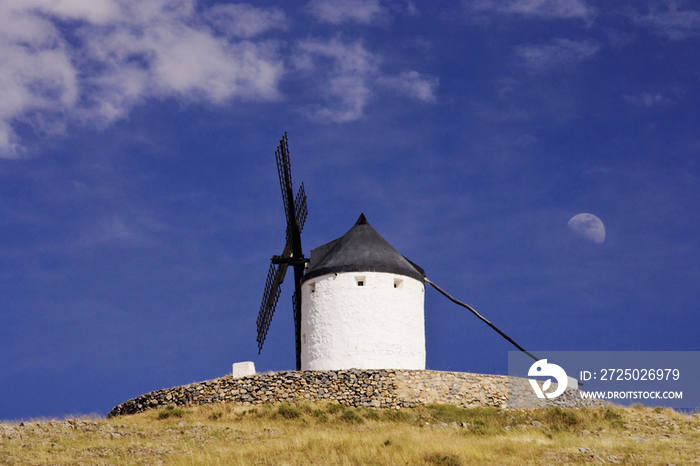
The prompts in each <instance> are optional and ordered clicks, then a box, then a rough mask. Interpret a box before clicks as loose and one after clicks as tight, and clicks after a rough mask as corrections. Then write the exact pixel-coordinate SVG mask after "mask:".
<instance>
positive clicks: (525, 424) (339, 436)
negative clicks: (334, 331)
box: [0, 404, 700, 466]
mask: <svg viewBox="0 0 700 466" xmlns="http://www.w3.org/2000/svg"><path fill="white" fill-rule="evenodd" d="M698 458H700V415H699V414H693V415H685V414H679V413H676V412H674V411H671V410H664V409H660V408H656V409H653V410H652V409H648V408H641V407H640V408H613V409H595V410H594V409H590V410H559V409H541V410H520V411H506V410H498V409H495V408H477V409H460V408H456V407H454V406H451V405H429V406H427V407H424V408H419V409H401V410H391V409H388V410H383V411H380V410H371V409H364V408H361V409H351V408H344V407H341V406H340V405H337V404H307V405H289V404H282V405H277V406H271V405H265V406H260V407H257V408H250V407H241V406H235V405H223V404H219V405H205V406H200V407H193V408H186V409H180V408H176V407H169V408H168V409H163V410H160V411H151V412H145V413H141V414H137V415H133V416H124V417H117V418H113V419H88V418H83V419H69V420H63V421H57V420H42V421H31V422H24V423H5V424H0V465H39V464H40V465H141V464H143V465H206V466H214V465H238V464H241V465H243V464H246V465H247V464H257V465H295V464H299V465H306V464H318V465H347V464H358V465H406V464H409V465H446V466H454V465H481V464H499V465H524V464H585V463H593V464H629V465H664V466H666V465H668V464H674V465H692V464H700V460H698Z"/></svg>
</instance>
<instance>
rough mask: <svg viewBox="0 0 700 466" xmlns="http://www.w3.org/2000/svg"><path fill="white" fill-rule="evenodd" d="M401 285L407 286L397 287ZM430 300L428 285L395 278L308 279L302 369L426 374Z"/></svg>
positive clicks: (303, 309)
mask: <svg viewBox="0 0 700 466" xmlns="http://www.w3.org/2000/svg"><path fill="white" fill-rule="evenodd" d="M360 277H364V286H358V284H357V281H358V279H359V278H360ZM395 280H400V281H401V283H400V284H399V285H398V287H396V288H395V287H394V282H395ZM312 290H313V292H312ZM424 297H425V287H424V285H423V283H422V282H420V281H418V280H416V279H413V278H409V277H406V276H403V275H395V274H391V273H380V272H348V273H339V274H328V275H322V276H320V277H316V278H313V279H311V280H308V281H307V282H305V283H304V284H303V285H302V301H301V368H302V370H338V369H350V368H356V369H425V318H424Z"/></svg>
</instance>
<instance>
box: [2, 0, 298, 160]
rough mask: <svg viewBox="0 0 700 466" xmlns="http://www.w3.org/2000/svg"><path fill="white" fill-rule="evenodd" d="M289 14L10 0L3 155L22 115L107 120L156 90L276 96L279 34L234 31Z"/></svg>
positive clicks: (37, 120) (37, 121)
mask: <svg viewBox="0 0 700 466" xmlns="http://www.w3.org/2000/svg"><path fill="white" fill-rule="evenodd" d="M206 21H210V22H211V23H212V25H213V26H214V27H215V28H217V29H218V30H219V31H221V32H222V33H224V34H225V36H226V37H223V36H217V35H216V34H215V33H214V32H213V31H212V30H211V29H210V27H209V26H208V25H207V23H206ZM284 21H285V19H284V15H283V14H282V13H281V12H280V11H279V10H276V9H260V8H255V7H252V6H250V5H220V6H215V7H214V8H212V9H210V10H207V11H205V12H204V14H203V15H199V14H198V13H197V12H196V11H195V0H91V1H90V2H85V1H83V0H21V1H20V0H10V1H4V2H2V3H0V157H16V156H18V154H19V153H20V152H21V146H20V145H19V141H18V138H17V135H16V134H15V133H14V131H13V129H12V124H13V123H15V122H17V121H19V120H24V121H28V122H30V123H32V124H33V125H34V126H35V128H37V129H39V130H45V129H46V128H57V127H60V126H61V121H62V120H65V118H78V119H81V120H82V121H85V122H92V123H94V122H101V123H103V124H107V123H109V122H111V121H113V120H114V119H116V118H120V117H123V116H124V115H125V114H127V113H128V111H129V110H130V108H131V107H132V106H133V105H135V104H137V103H139V102H141V101H142V100H143V99H145V98H148V97H164V96H177V97H181V98H183V97H184V98H186V99H191V100H207V101H211V102H215V103H222V102H225V101H228V100H229V99H231V98H240V99H275V98H277V97H278V89H277V85H278V82H279V80H280V79H281V77H282V74H283V65H282V61H281V60H280V59H279V58H278V57H277V54H276V50H275V46H274V44H272V43H266V42H257V43H256V42H252V41H249V40H246V41H238V42H236V41H232V40H230V38H232V37H245V38H251V37H254V36H255V35H257V34H260V33H262V32H264V31H266V30H269V29H271V28H278V27H283V26H284ZM59 23H60V26H59ZM68 35H71V36H75V37H78V38H79V39H80V41H75V40H69V39H68ZM227 37H228V38H227ZM52 120H54V121H52Z"/></svg>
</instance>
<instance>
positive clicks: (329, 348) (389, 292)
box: [257, 133, 537, 370]
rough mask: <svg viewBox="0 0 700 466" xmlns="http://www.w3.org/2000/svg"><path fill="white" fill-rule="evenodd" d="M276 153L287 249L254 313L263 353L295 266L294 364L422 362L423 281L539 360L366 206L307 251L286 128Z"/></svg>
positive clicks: (275, 260)
mask: <svg viewBox="0 0 700 466" xmlns="http://www.w3.org/2000/svg"><path fill="white" fill-rule="evenodd" d="M275 159H276V162H277V173H278V175H279V179H280V188H281V189H282V202H283V205H284V214H285V218H286V222H287V227H286V241H285V246H284V249H283V251H282V254H281V255H279V256H272V259H271V264H270V269H269V271H268V274H267V280H266V282H265V289H264V292H263V298H262V303H261V304H260V311H259V314H258V319H257V332H258V336H257V342H258V354H259V353H260V351H261V350H262V347H263V343H264V342H265V337H266V336H267V332H268V330H269V328H270V322H271V320H272V316H273V314H274V312H275V308H276V307H277V302H278V301H279V296H280V291H281V288H280V286H281V285H282V282H283V281H284V278H285V275H286V273H287V268H288V267H289V266H292V267H293V268H294V294H293V295H292V307H293V311H294V336H295V347H296V369H297V370H302V369H304V370H328V369H330V370H335V369H340V368H351V367H354V368H374V369H377V368H393V369H396V368H398V369H425V339H424V336H425V335H424V318H423V314H424V307H423V303H424V291H425V285H426V284H429V285H431V286H432V287H433V288H435V289H436V290H437V291H438V292H440V293H441V294H443V295H444V296H445V297H447V298H448V299H449V300H450V301H452V302H454V303H455V304H458V305H460V306H462V307H464V308H466V309H468V310H469V311H470V312H471V313H473V314H474V315H475V316H476V317H478V318H479V319H480V320H482V321H483V322H484V323H486V324H487V325H488V326H489V327H491V328H492V329H493V330H495V331H496V332H497V333H499V334H500V335H501V336H502V337H503V338H505V339H506V340H508V342H510V343H511V344H513V345H514V346H515V347H517V348H518V349H519V350H520V351H522V352H524V353H525V354H527V355H528V356H530V357H531V358H533V359H534V360H537V358H536V357H535V356H534V355H532V354H531V353H529V352H528V351H526V350H525V349H524V348H523V347H522V346H520V345H518V344H517V343H516V342H515V341H514V340H513V339H511V338H510V337H509V336H508V335H506V334H505V333H503V332H502V331H501V330H500V329H498V328H497V327H496V326H495V325H493V324H492V323H491V322H489V321H488V320H487V319H486V318H484V317H483V316H482V315H481V314H479V313H478V312H476V310H474V309H473V308H472V307H471V306H469V305H467V304H465V303H463V302H461V301H459V300H457V299H455V298H453V297H452V296H450V295H449V294H448V293H447V292H445V291H444V290H443V289H442V288H440V287H439V286H437V285H436V284H435V283H433V282H432V281H430V280H429V279H428V278H427V277H426V275H425V271H424V270H423V269H422V268H421V267H419V266H417V265H416V264H414V263H413V262H411V261H410V260H408V259H407V258H406V257H404V256H402V255H401V254H400V253H399V252H398V251H397V250H396V249H394V248H393V247H392V246H391V245H390V244H389V243H388V242H387V241H386V240H385V239H384V238H382V237H381V235H379V233H377V232H376V231H375V230H374V229H373V228H372V227H371V226H370V225H369V223H368V222H367V219H366V218H365V216H364V214H361V215H360V218H359V219H358V220H357V222H356V223H355V225H354V226H353V227H352V228H351V229H350V230H348V232H347V233H346V234H345V235H343V236H342V237H340V238H338V239H336V240H333V241H331V242H329V243H326V244H324V245H321V246H319V247H317V248H316V249H313V250H311V253H310V258H305V257H304V254H303V251H302V248H301V231H302V229H303V228H304V223H305V222H306V217H307V214H308V210H307V207H306V193H305V192H304V184H303V183H301V185H300V186H299V190H298V191H297V194H296V196H295V195H294V189H293V186H292V172H291V167H290V162H289V145H288V141H287V133H285V134H284V136H283V137H282V139H280V143H279V146H278V147H277V150H276V151H275ZM302 309H304V311H303V312H304V315H303V316H302ZM302 317H303V318H302ZM307 337H308V338H307ZM302 357H303V359H304V361H303V364H302ZM303 366H304V367H303ZM346 366H347V367H346Z"/></svg>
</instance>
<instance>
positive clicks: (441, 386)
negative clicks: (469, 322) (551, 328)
mask: <svg viewBox="0 0 700 466" xmlns="http://www.w3.org/2000/svg"><path fill="white" fill-rule="evenodd" d="M577 393H578V391H577V390H571V389H567V391H566V392H565V393H564V394H563V395H562V396H560V397H558V398H556V399H555V400H539V399H537V398H536V397H535V395H534V393H533V392H532V388H531V387H530V386H529V383H528V381H527V380H526V379H516V378H512V377H507V376H503V375H485V374H470V373H466V372H441V371H420V370H392V369H386V370H359V369H350V370H338V371H287V372H275V373H269V374H256V375H251V376H247V377H240V378H233V376H230V375H229V376H226V377H221V378H219V379H213V380H208V381H206V382H199V383H193V384H189V385H183V386H180V387H174V388H166V389H163V390H158V391H155V392H151V393H147V394H145V395H141V396H139V397H137V398H134V399H132V400H129V401H126V402H124V403H122V404H120V405H118V406H115V407H114V408H113V409H112V410H111V411H110V412H109V414H108V417H113V416H118V415H123V414H134V413H138V412H141V411H145V410H147V409H152V408H162V407H165V406H168V405H177V406H188V405H200V404H207V403H237V404H242V405H255V404H262V403H280V402H295V401H332V402H335V403H340V404H342V405H346V406H370V407H374V408H398V407H415V406H418V405H423V404H428V403H449V404H454V405H457V406H461V407H477V406H494V407H511V406H510V405H511V404H512V403H513V402H515V401H517V402H518V406H517V407H544V406H560V407H594V406H602V405H603V402H601V401H599V400H583V399H581V398H580V397H579V396H577ZM509 394H510V395H509ZM524 402H526V403H525V404H523V403H524Z"/></svg>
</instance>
